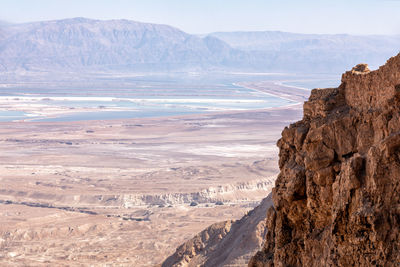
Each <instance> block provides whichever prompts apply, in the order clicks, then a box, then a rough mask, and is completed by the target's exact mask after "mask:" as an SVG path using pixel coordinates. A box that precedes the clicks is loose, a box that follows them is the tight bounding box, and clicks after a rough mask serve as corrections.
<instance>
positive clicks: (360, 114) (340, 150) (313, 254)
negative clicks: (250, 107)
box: [249, 54, 400, 266]
mask: <svg viewBox="0 0 400 267" xmlns="http://www.w3.org/2000/svg"><path fill="white" fill-rule="evenodd" d="M278 146H279V148H280V155H279V156H280V161H279V167H280V170H281V172H280V174H279V176H278V178H277V180H276V184H275V188H274V189H273V202H274V208H271V209H270V210H269V212H268V213H269V214H268V219H267V228H268V229H269V231H268V233H267V238H266V239H267V240H266V242H265V245H264V247H263V249H262V251H260V252H258V253H257V254H256V255H255V256H254V257H253V258H252V260H251V261H250V263H249V266H398V264H399V263H400V54H399V55H397V56H396V57H393V58H391V59H390V60H388V62H387V63H386V64H385V65H384V66H382V67H380V68H379V69H378V70H376V71H370V70H369V69H368V67H367V66H365V64H362V65H358V66H356V67H355V68H353V70H352V71H349V72H346V73H345V74H343V77H342V84H341V85H340V86H339V88H332V89H314V90H313V91H312V92H311V96H310V98H309V100H308V101H307V102H306V103H305V104H304V117H303V119H302V120H301V121H299V122H297V123H294V124H292V125H290V126H289V127H288V128H285V129H284V131H283V132H282V138H281V139H280V140H279V141H278Z"/></svg>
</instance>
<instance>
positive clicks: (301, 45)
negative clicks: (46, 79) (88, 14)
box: [0, 17, 400, 73]
mask: <svg viewBox="0 0 400 267" xmlns="http://www.w3.org/2000/svg"><path fill="white" fill-rule="evenodd" d="M399 45H400V36H384V37H382V36H380V37H376V36H361V37H360V36H352V35H340V34H339V35H318V34H313V35H307V34H297V33H285V32H279V31H272V32H270V31H264V32H232V33H211V34H207V35H202V37H199V36H196V35H192V34H188V33H185V32H183V31H181V30H180V29H178V28H175V27H172V26H169V25H165V24H153V23H142V22H137V21H131V20H117V19H114V20H106V21H104V20H93V19H87V18H82V17H78V18H72V19H63V20H51V21H39V22H32V23H22V24H8V25H1V26H0V69H1V70H2V71H6V72H7V71H8V72H15V71H16V70H23V71H48V72H53V71H55V70H58V71H75V72H79V73H82V72H90V71H92V70H102V71H112V70H120V71H192V70H206V71H213V70H249V71H260V70H262V71H274V72H282V71H283V72H308V73H314V72H330V73H333V72H335V73H336V72H338V71H339V70H342V69H344V68H349V67H351V66H354V65H355V64H356V63H359V62H370V65H372V66H378V65H381V64H382V63H383V62H384V60H385V59H386V58H387V57H388V55H391V54H393V53H395V52H396V53H397V52H398V47H399Z"/></svg>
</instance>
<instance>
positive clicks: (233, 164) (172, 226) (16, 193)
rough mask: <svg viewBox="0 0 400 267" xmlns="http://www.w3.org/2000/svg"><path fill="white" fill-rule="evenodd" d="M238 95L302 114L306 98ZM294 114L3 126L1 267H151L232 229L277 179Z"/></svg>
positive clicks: (276, 90) (297, 93) (292, 92)
mask: <svg viewBox="0 0 400 267" xmlns="http://www.w3.org/2000/svg"><path fill="white" fill-rule="evenodd" d="M242 86H246V87H248V88H252V89H255V90H260V91H264V92H267V93H270V94H275V95H277V96H280V97H285V98H287V99H290V100H294V101H296V102H298V103H302V101H304V99H305V98H306V97H307V96H308V93H309V91H306V90H302V89H298V88H294V87H285V88H283V86H280V85H277V84H271V83H269V82H266V83H262V82H258V83H252V84H250V83H246V84H242ZM301 115H302V111H301V104H294V105H290V106H286V107H279V108H269V109H259V110H249V111H231V112H217V113H208V114H196V115H186V116H171V117H162V118H140V119H118V120H92V121H80V122H29V121H20V122H1V123H0V125H1V127H0V151H1V155H0V248H1V249H0V262H1V265H2V266H32V265H33V266H55V265H57V266H87V265H92V264H96V265H104V266H108V265H110V266H111V265H113V266H114V265H118V266H154V265H156V264H159V263H161V262H162V261H163V260H164V259H165V258H166V257H167V256H168V255H170V254H171V253H173V252H174V251H175V249H176V247H177V246H178V245H180V244H181V243H182V242H184V241H185V240H187V239H190V238H191V237H192V236H193V235H194V234H196V233H197V232H200V231H201V230H203V229H204V228H206V227H207V226H209V225H211V224H213V223H216V222H219V221H225V220H235V219H239V218H241V217H242V216H243V215H244V214H245V213H246V212H248V211H249V210H251V209H252V208H254V207H255V206H257V205H258V203H259V202H260V200H261V199H263V198H264V197H266V196H267V194H268V193H269V192H270V190H271V188H272V187H273V185H274V180H275V177H276V174H277V173H278V171H279V170H278V164H277V159H278V149H277V147H276V141H277V140H278V139H279V137H280V133H281V131H282V129H283V128H284V127H285V126H287V125H289V124H290V123H291V122H293V121H296V120H298V119H299V118H300V117H301Z"/></svg>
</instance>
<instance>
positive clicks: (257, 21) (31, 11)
mask: <svg viewBox="0 0 400 267" xmlns="http://www.w3.org/2000/svg"><path fill="white" fill-rule="evenodd" d="M2 6H3V8H2V9H1V10H0V21H5V22H9V23H24V22H35V21H48V20H59V19H67V18H76V17H85V18H90V19H99V20H110V19H127V20H134V21H138V22H146V23H156V24H167V25H170V26H173V27H176V28H179V29H181V30H183V31H185V32H187V33H191V34H206V33H212V32H232V31H282V32H293V33H306V34H352V35H398V34H400V17H399V16H397V14H396V12H397V10H399V8H400V1H396V0H395V1H393V0H367V1H359V0H355V1H351V2H349V1H342V0H340V1H335V2H333V3H328V2H327V1H323V2H320V1H314V0H308V1H301V3H299V2H298V1H297V2H296V1H292V0H287V1H280V2H278V1H261V0H250V1H246V2H244V1H237V0H236V1H235V0H234V1H226V0H222V1H218V2H215V1H211V0H206V1H187V2H182V1H178V0H169V1H161V0H151V1H145V2H144V1H127V0H118V1H113V2H111V1H104V0H98V1H94V0H87V1H84V2H82V1H77V0H72V1H64V0H59V1H50V0H37V1H27V0H16V1H10V0H4V1H2Z"/></svg>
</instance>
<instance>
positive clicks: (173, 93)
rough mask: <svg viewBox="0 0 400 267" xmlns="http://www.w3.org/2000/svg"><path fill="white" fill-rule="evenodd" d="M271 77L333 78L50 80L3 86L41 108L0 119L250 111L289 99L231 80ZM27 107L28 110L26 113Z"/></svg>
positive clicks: (296, 81)
mask: <svg viewBox="0 0 400 267" xmlns="http://www.w3.org/2000/svg"><path fill="white" fill-rule="evenodd" d="M277 78H279V79H280V80H285V82H284V83H285V84H288V85H293V86H300V87H306V88H313V87H314V85H316V84H318V87H329V86H325V85H327V83H328V84H329V85H331V84H332V83H333V82H331V81H327V79H316V78H315V77H311V78H304V77H301V79H300V78H299V77H296V76H284V77H283V76H279V77H273V76H269V75H267V76H247V75H244V76H240V75H239V76H238V75H225V76H220V75H216V76H215V77H214V76H210V75H209V74H208V75H206V76H201V77H194V78H192V77H189V78H188V77H187V76H186V77H184V76H183V78H182V76H181V75H176V76H174V77H170V76H168V77H167V76H146V77H142V78H140V77H139V78H137V77H136V78H132V80H129V79H125V80H124V81H123V82H122V83H121V84H119V82H118V83H117V82H115V81H112V83H111V84H114V86H112V85H107V83H105V84H104V85H103V84H98V86H96V85H91V86H90V87H86V88H80V87H74V86H73V85H72V84H68V83H66V84H65V85H60V84H58V85H55V84H50V85H49V86H48V87H46V86H43V87H32V88H26V87H21V88H18V87H13V88H3V89H1V90H0V96H3V97H12V98H13V99H16V98H18V99H19V100H18V101H14V102H12V104H13V105H14V104H15V105H16V106H17V105H20V104H21V103H24V104H28V106H29V105H30V104H37V105H41V106H43V107H44V108H43V109H42V111H43V112H42V113H34V112H33V111H34V109H32V110H29V109H27V110H26V112H20V111H0V121H14V120H24V119H25V120H29V121H82V120H106V119H126V118H148V117H164V116H176V115H187V114H203V113H210V112H223V111H235V110H254V109H264V108H271V107H279V106H286V105H290V104H294V102H292V101H289V100H286V99H281V98H278V97H275V96H272V95H268V94H265V93H262V92H259V91H256V90H251V89H247V88H243V87H240V86H236V85H235V83H236V82H238V81H265V80H275V81H277V80H278V79H277ZM118 81H119V80H118ZM321 84H322V85H321ZM24 97H25V98H24ZM28 98H29V99H28ZM10 99H11V98H10ZM60 107H61V108H62V109H63V110H66V112H65V113H63V114H58V115H54V114H53V115H52V114H50V113H51V112H48V111H49V110H51V109H52V108H60ZM1 109H2V107H1V105H0V110H1ZM4 109H12V105H11V108H10V105H9V104H8V105H7V107H5V108H3V110H4ZM46 109H47V110H46ZM1 112H2V113H1ZM29 112H30V113H33V114H26V113H29ZM41 114H42V115H41ZM43 114H50V115H43Z"/></svg>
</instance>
